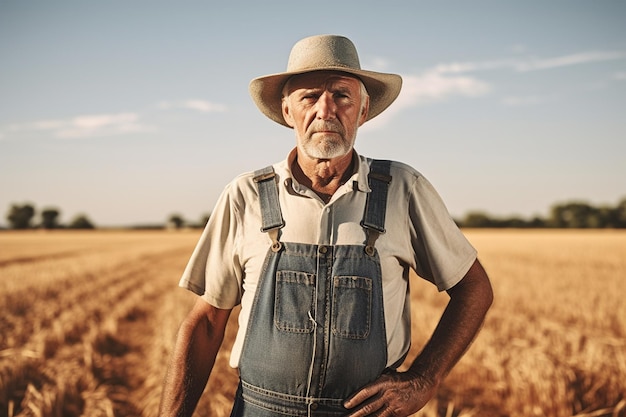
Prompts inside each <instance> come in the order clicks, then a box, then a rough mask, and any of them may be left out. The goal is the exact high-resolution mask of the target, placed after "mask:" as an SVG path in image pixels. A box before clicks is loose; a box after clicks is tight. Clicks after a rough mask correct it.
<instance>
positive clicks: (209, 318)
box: [161, 35, 492, 417]
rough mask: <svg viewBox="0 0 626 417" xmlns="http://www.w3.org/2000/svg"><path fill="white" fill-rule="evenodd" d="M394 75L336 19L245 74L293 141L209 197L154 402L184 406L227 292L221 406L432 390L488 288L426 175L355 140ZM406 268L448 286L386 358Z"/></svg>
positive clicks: (393, 407)
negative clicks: (277, 62)
mask: <svg viewBox="0 0 626 417" xmlns="http://www.w3.org/2000/svg"><path fill="white" fill-rule="evenodd" d="M400 88H401V78H400V77H399V76H398V75H394V74H384V73H379V72H373V71H366V70H362V69H361V68H360V64H359V59H358V55H357V52H356V49H355V47H354V45H353V44H352V42H351V41H350V40H348V39H347V38H345V37H341V36H334V35H324V36H313V37H310V38H306V39H303V40H301V41H300V42H298V43H297V44H296V45H295V46H294V47H293V49H292V51H291V55H290V57H289V63H288V67H287V72H285V73H280V74H273V75H268V76H265V77H260V78H257V79H254V80H253V81H252V82H251V84H250V92H251V95H252V97H253V99H254V101H255V103H256V104H257V106H258V107H259V109H260V110H261V111H262V112H263V113H264V114H265V115H267V116H268V117H269V118H270V119H272V120H274V121H276V122H278V123H280V124H282V125H284V126H287V127H290V128H293V130H294V132H295V135H296V148H295V149H294V150H293V151H291V153H290V154H289V155H288V157H287V159H286V160H284V161H282V162H280V163H277V164H274V165H273V166H270V167H267V168H265V169H260V170H257V171H255V172H254V173H248V174H243V175H241V176H239V177H237V178H236V179H235V180H234V181H232V182H231V183H230V184H229V185H228V186H227V187H226V189H225V190H224V192H223V193H222V196H221V197H220V199H219V201H218V202H217V205H216V208H215V210H214V211H213V215H212V216H211V219H210V220H209V222H208V224H207V226H206V228H205V230H204V233H203V234H202V237H201V238H200V241H199V243H198V245H197V246H196V249H195V251H194V253H193V255H192V257H191V260H190V261H189V264H188V265H187V268H186V270H185V272H184V274H183V277H182V279H181V282H180V285H181V286H182V287H184V288H187V289H189V290H191V291H193V292H194V293H196V294H198V295H199V296H200V297H199V299H198V301H197V303H196V305H195V306H194V308H193V309H192V311H191V312H190V313H189V315H188V317H187V318H186V320H185V321H184V323H183V324H182V325H181V329H180V331H179V335H178V339H177V342H176V347H175V350H174V354H173V358H172V362H171V365H170V368H169V371H168V376H167V378H166V383H165V388H164V392H163V400H162V404H161V415H163V416H174V415H175V416H183V415H184V416H190V415H191V414H192V413H193V410H194V409H195V407H196V404H197V402H198V399H199V397H200V395H201V393H202V391H203V389H204V387H205V385H206V382H207V380H208V377H209V374H210V372H211V369H212V367H213V364H214V361H215V357H216V354H217V352H218V349H219V347H220V345H221V342H222V339H223V335H224V330H225V327H226V323H227V320H228V317H229V314H230V311H231V309H232V308H233V307H235V306H236V305H238V304H241V311H240V315H239V329H238V333H237V337H236V340H235V343H234V346H233V350H232V352H231V359H230V363H231V365H232V366H233V367H235V368H238V371H239V376H240V384H239V387H238V390H237V393H236V398H235V404H234V406H233V410H232V414H231V416H236V417H239V416H255V417H269V416H285V415H287V416H346V415H350V416H368V415H372V416H408V415H410V414H412V413H414V412H416V411H417V410H419V409H420V408H422V407H423V406H424V404H426V402H427V401H428V400H429V399H430V398H431V397H432V396H433V395H434V394H435V392H436V390H437V387H438V386H439V385H440V383H441V381H442V380H443V378H444V376H445V375H446V374H447V373H448V372H449V371H450V369H451V368H452V367H453V365H454V364H455V363H456V361H457V360H458V359H459V358H460V357H461V356H462V354H463V353H464V351H465V350H466V349H467V347H468V346H469V344H470V343H471V341H472V340H473V338H474V337H475V335H476V333H477V332H478V330H479V328H480V326H481V324H482V322H483V319H484V316H485V314H486V312H487V310H488V309H489V306H490V305H491V302H492V291H491V285H490V283H489V279H488V277H487V275H486V273H485V271H484V269H483V268H482V267H481V265H480V263H479V262H478V260H477V257H476V251H475V250H474V248H473V247H472V246H471V245H470V244H469V243H468V241H467V240H466V239H465V238H464V236H463V235H462V234H461V232H460V231H459V229H458V228H457V227H456V225H455V224H454V222H453V221H452V220H451V218H450V216H449V214H448V212H447V210H446V208H445V206H444V204H443V203H442V201H441V199H440V198H439V196H438V194H437V193H436V191H435V190H434V189H433V187H432V186H431V185H430V184H429V183H428V181H427V180H426V179H425V178H424V177H423V176H422V175H421V174H420V173H419V172H417V171H415V170H414V169H413V168H411V167H409V166H407V165H405V164H402V163H399V162H395V161H382V160H373V159H370V158H366V157H364V156H360V155H358V154H357V153H356V151H355V150H354V142H355V138H356V133H357V129H358V127H359V126H361V125H362V124H363V123H365V122H366V121H368V120H370V119H372V118H373V117H376V116H377V115H378V114H380V113H381V112H382V111H383V110H385V109H386V108H387V107H388V106H389V105H390V104H391V103H392V102H393V101H394V100H395V98H396V97H397V96H398V94H399V92H400ZM390 140H392V138H390ZM411 269H413V270H415V271H416V272H417V274H418V275H419V276H420V277H421V278H423V279H426V280H429V281H431V282H432V283H433V284H434V285H436V286H437V287H438V289H439V290H440V291H447V293H448V294H449V296H450V300H449V303H448V306H447V308H446V309H445V311H444V313H443V315H442V317H441V319H440V321H439V324H438V326H437V328H436V329H435V331H434V333H433V335H432V337H431V339H430V341H429V342H428V343H427V344H426V346H424V348H423V350H422V351H421V353H420V354H419V355H418V356H417V358H416V359H415V360H414V361H413V363H412V364H410V367H409V368H408V370H407V371H405V372H398V371H397V370H396V369H397V367H398V366H399V365H400V364H401V363H402V362H403V361H404V359H405V357H406V355H407V352H408V350H409V346H410V342H411V326H410V298H409V282H408V281H409V271H410V270H411Z"/></svg>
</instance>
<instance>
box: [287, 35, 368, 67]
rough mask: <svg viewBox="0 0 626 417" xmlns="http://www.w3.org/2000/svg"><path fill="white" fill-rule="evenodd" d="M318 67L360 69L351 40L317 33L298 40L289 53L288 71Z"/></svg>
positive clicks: (357, 56)
mask: <svg viewBox="0 0 626 417" xmlns="http://www.w3.org/2000/svg"><path fill="white" fill-rule="evenodd" d="M318 68H339V69H340V68H350V69H356V70H360V69H361V64H360V62H359V55H358V54H357V51H356V47H355V46H354V44H353V43H352V41H351V40H350V39H348V38H346V37H343V36H337V35H319V36H311V37H308V38H304V39H302V40H300V41H298V42H297V43H296V44H295V45H294V46H293V48H292V49H291V53H290V54H289V62H288V63H287V71H288V72H297V71H305V70H315V69H318Z"/></svg>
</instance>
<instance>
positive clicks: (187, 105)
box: [157, 99, 228, 113]
mask: <svg viewBox="0 0 626 417" xmlns="http://www.w3.org/2000/svg"><path fill="white" fill-rule="evenodd" d="M157 106H158V107H159V108H160V109H161V110H171V109H184V110H194V111H199V112H201V113H216V112H225V111H227V110H228V108H227V107H226V106H225V105H223V104H218V103H212V102H210V101H206V100H199V99H189V100H182V101H167V100H163V101H160V102H159V103H158V104H157Z"/></svg>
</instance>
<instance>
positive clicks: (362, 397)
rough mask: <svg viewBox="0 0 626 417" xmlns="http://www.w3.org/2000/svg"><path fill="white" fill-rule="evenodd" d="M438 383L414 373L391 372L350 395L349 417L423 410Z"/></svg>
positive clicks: (401, 416)
mask: <svg viewBox="0 0 626 417" xmlns="http://www.w3.org/2000/svg"><path fill="white" fill-rule="evenodd" d="M436 388H437V384H436V383H434V382H433V381H431V380H429V379H428V378H426V377H424V376H423V375H421V374H418V373H415V372H396V371H388V372H385V373H384V374H383V375H381V376H380V378H378V379H377V380H376V381H374V382H372V383H371V384H369V385H367V386H365V387H364V388H363V389H361V390H360V391H359V392H357V393H356V394H354V395H353V396H352V397H351V398H349V399H348V400H347V401H346V402H345V403H344V406H345V407H346V408H348V409H355V410H354V411H353V412H352V413H351V414H349V416H350V417H361V416H381V417H383V416H394V417H406V416H409V415H411V414H413V413H416V412H417V411H418V410H420V409H421V408H422V407H424V405H426V403H427V402H428V400H430V398H431V397H432V396H433V395H434V394H435V390H436Z"/></svg>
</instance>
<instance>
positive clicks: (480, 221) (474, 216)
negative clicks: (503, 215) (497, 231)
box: [461, 211, 493, 227]
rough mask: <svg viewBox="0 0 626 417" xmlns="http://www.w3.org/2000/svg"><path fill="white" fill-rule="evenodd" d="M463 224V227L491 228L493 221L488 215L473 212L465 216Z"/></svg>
mask: <svg viewBox="0 0 626 417" xmlns="http://www.w3.org/2000/svg"><path fill="white" fill-rule="evenodd" d="M461 224H462V225H463V227H491V226H492V225H493V221H492V220H491V219H490V218H489V216H488V215H487V214H486V213H482V212H477V211H472V212H469V213H467V215H465V218H464V219H463V221H462V222H461Z"/></svg>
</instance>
